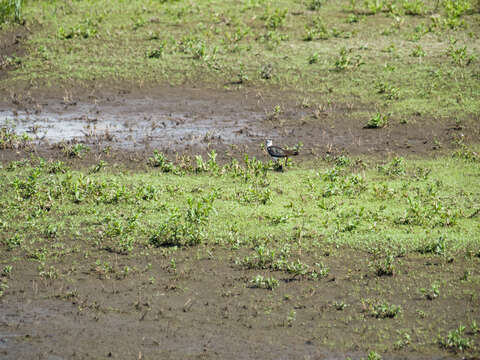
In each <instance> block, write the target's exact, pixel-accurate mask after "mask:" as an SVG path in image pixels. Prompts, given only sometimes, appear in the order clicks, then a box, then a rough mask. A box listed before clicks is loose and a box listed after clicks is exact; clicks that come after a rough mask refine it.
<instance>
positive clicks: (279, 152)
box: [265, 139, 298, 169]
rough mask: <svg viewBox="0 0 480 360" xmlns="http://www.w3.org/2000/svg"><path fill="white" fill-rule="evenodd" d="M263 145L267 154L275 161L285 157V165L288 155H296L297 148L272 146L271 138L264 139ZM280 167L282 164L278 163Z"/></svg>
mask: <svg viewBox="0 0 480 360" xmlns="http://www.w3.org/2000/svg"><path fill="white" fill-rule="evenodd" d="M265 145H266V146H267V151H268V154H269V155H270V156H271V157H272V159H273V160H275V162H277V161H278V160H279V159H282V158H285V166H287V161H288V157H289V156H295V155H298V150H296V149H294V150H289V149H282V148H281V147H279V146H274V145H273V141H272V140H271V139H267V140H266V141H265ZM280 169H282V165H280Z"/></svg>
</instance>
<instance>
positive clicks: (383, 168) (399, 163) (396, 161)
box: [378, 156, 407, 176]
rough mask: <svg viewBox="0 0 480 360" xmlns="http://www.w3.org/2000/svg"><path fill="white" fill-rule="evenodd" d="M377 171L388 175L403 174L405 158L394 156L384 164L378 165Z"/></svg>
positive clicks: (404, 171)
mask: <svg viewBox="0 0 480 360" xmlns="http://www.w3.org/2000/svg"><path fill="white" fill-rule="evenodd" d="M378 171H379V172H381V173H382V174H385V175H389V176H401V175H405V173H406V171H407V170H406V167H405V159H404V158H402V157H399V156H395V157H394V158H393V159H392V161H390V162H389V163H386V164H385V165H379V166H378Z"/></svg>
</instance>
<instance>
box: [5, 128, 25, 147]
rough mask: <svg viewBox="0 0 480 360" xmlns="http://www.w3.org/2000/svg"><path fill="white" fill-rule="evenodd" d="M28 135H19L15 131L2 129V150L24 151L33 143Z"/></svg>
mask: <svg viewBox="0 0 480 360" xmlns="http://www.w3.org/2000/svg"><path fill="white" fill-rule="evenodd" d="M31 140H32V139H31V138H30V136H28V134H22V135H17V134H16V133H15V132H14V131H13V130H11V129H8V128H5V127H3V128H0V149H22V148H25V147H27V146H28V145H29V144H30V142H31Z"/></svg>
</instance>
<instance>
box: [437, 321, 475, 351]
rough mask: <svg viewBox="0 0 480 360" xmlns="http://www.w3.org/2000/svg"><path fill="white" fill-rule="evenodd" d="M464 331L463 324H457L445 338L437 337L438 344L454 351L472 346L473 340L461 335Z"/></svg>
mask: <svg viewBox="0 0 480 360" xmlns="http://www.w3.org/2000/svg"><path fill="white" fill-rule="evenodd" d="M464 332H465V326H463V325H459V326H458V328H457V329H455V330H451V331H449V332H448V335H447V336H446V337H445V338H442V337H440V338H439V343H440V346H442V347H443V348H445V349H447V350H452V351H455V352H457V351H464V350H468V349H470V348H471V347H472V346H473V341H472V340H471V339H469V338H467V337H465V336H463V334H464Z"/></svg>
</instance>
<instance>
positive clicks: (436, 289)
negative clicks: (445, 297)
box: [420, 283, 440, 300]
mask: <svg viewBox="0 0 480 360" xmlns="http://www.w3.org/2000/svg"><path fill="white" fill-rule="evenodd" d="M420 292H421V293H422V295H423V296H424V297H425V298H426V299H428V300H434V299H436V298H437V297H438V296H439V295H440V285H439V284H437V283H433V284H432V285H431V286H430V288H429V289H425V288H421V289H420Z"/></svg>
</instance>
